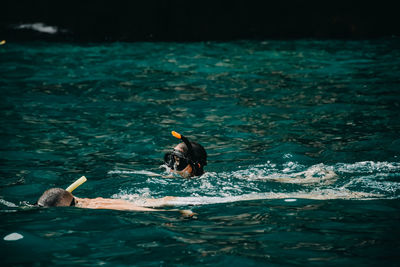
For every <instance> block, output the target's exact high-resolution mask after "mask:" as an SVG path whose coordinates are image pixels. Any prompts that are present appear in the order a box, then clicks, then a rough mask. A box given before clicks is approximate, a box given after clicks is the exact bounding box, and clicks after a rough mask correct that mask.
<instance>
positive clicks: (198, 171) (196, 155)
mask: <svg viewBox="0 0 400 267" xmlns="http://www.w3.org/2000/svg"><path fill="white" fill-rule="evenodd" d="M172 135H173V136H174V137H176V138H178V139H181V140H182V141H183V143H180V144H178V145H177V146H176V147H175V148H174V149H173V150H172V151H171V152H168V153H166V154H165V156H164V162H165V164H166V165H167V166H168V167H169V168H171V171H173V172H176V173H178V174H180V175H181V176H182V177H185V178H187V177H193V176H200V175H202V174H203V173H204V166H206V165H207V152H206V150H205V149H204V147H203V146H202V145H200V144H198V143H196V142H190V141H189V140H188V139H187V138H186V137H185V136H183V135H181V134H179V133H177V132H175V131H172Z"/></svg>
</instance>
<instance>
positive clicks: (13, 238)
mask: <svg viewBox="0 0 400 267" xmlns="http://www.w3.org/2000/svg"><path fill="white" fill-rule="evenodd" d="M22 238H24V236H23V235H21V234H19V233H11V234H9V235H6V236H5V237H4V238H3V239H4V240H5V241H17V240H20V239H22Z"/></svg>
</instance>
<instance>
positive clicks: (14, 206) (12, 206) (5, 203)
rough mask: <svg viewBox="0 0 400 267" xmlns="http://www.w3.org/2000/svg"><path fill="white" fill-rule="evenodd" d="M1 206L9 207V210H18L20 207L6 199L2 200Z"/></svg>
mask: <svg viewBox="0 0 400 267" xmlns="http://www.w3.org/2000/svg"><path fill="white" fill-rule="evenodd" d="M0 204H2V205H4V206H7V207H9V208H18V206H17V205H15V204H14V203H12V202H9V201H7V200H4V199H0Z"/></svg>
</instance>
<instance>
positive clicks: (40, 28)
mask: <svg viewBox="0 0 400 267" xmlns="http://www.w3.org/2000/svg"><path fill="white" fill-rule="evenodd" d="M15 28H16V29H30V30H34V31H37V32H41V33H48V34H56V33H57V32H58V28H57V27H56V26H49V25H46V24H44V23H42V22H36V23H29V24H20V25H18V26H16V27H15Z"/></svg>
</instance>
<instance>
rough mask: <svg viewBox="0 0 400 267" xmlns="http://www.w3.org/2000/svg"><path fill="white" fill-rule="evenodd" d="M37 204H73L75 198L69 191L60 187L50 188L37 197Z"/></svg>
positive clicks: (59, 205)
mask: <svg viewBox="0 0 400 267" xmlns="http://www.w3.org/2000/svg"><path fill="white" fill-rule="evenodd" d="M37 205H38V206H40V207H67V206H75V199H74V196H73V195H72V194H71V193H70V192H68V191H66V190H64V189H62V188H51V189H49V190H46V191H45V192H44V193H43V195H42V196H41V197H40V198H39V199H38V201H37Z"/></svg>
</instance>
